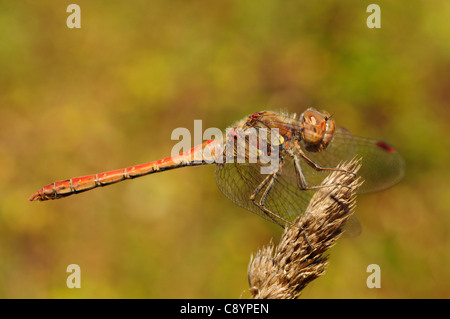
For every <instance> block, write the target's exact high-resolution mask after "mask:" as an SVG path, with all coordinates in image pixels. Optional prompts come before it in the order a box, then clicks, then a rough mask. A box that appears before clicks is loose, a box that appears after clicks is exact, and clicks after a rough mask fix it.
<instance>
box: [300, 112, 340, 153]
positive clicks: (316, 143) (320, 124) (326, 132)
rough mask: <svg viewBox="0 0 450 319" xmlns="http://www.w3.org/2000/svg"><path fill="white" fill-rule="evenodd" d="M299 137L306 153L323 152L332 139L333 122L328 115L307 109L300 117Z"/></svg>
mask: <svg viewBox="0 0 450 319" xmlns="http://www.w3.org/2000/svg"><path fill="white" fill-rule="evenodd" d="M300 125H301V135H302V139H303V142H304V143H305V147H306V149H307V150H308V151H314V152H320V151H322V150H324V149H325V148H326V147H327V146H328V144H329V143H330V142H331V139H332V138H333V133H334V129H335V124H334V121H333V120H331V119H330V116H329V114H327V113H320V112H319V111H316V110H314V109H308V110H306V111H305V112H303V114H302V115H301V117H300Z"/></svg>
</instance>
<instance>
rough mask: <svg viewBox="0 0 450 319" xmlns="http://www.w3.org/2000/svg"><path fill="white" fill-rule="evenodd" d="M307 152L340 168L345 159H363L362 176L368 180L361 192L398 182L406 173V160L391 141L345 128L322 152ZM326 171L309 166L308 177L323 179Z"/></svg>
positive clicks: (336, 134) (360, 172) (380, 188)
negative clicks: (351, 131)
mask: <svg viewBox="0 0 450 319" xmlns="http://www.w3.org/2000/svg"><path fill="white" fill-rule="evenodd" d="M305 154H306V155H307V156H308V157H309V158H311V159H312V160H314V161H315V162H316V163H318V164H319V165H321V166H324V167H336V166H337V165H338V164H339V163H341V162H343V161H348V160H351V159H352V158H354V157H355V156H356V157H360V158H362V163H361V164H362V166H361V169H360V171H359V172H358V175H359V176H361V177H362V178H363V179H364V184H363V185H362V186H361V188H360V189H359V193H369V192H377V191H381V190H384V189H386V188H389V187H391V186H393V185H395V184H396V183H398V182H399V181H400V180H401V179H402V178H403V176H404V174H405V163H404V161H403V158H402V157H401V155H400V154H399V153H398V152H397V151H396V150H395V149H394V148H393V147H392V146H390V145H389V144H387V143H385V142H382V141H379V140H375V139H369V138H363V137H357V136H354V135H352V134H351V133H350V132H348V131H347V130H346V129H344V128H337V129H336V132H335V134H334V137H333V140H332V141H331V143H330V144H329V145H328V147H327V148H326V149H325V150H323V151H322V152H308V151H305ZM324 175H326V172H315V171H314V170H312V169H307V171H306V172H305V177H306V179H307V180H308V179H309V180H312V181H316V182H317V180H321V179H322V180H323V178H324Z"/></svg>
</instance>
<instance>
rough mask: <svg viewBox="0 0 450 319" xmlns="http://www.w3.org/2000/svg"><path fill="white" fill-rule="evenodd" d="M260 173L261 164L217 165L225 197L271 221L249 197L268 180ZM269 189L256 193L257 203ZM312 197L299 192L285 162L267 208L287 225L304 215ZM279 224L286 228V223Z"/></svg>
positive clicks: (309, 192) (308, 192)
mask: <svg viewBox="0 0 450 319" xmlns="http://www.w3.org/2000/svg"><path fill="white" fill-rule="evenodd" d="M260 169H261V166H260V165H258V164H237V163H228V164H223V165H217V166H216V169H215V176H216V182H217V185H218V187H219V189H220V190H221V191H222V193H223V194H224V195H225V196H226V197H227V198H228V199H230V200H231V201H232V202H234V203H235V204H237V205H239V206H241V207H243V208H246V209H248V210H250V211H251V212H253V213H256V214H258V215H260V216H262V217H264V218H265V219H268V220H271V219H270V217H268V216H267V215H266V214H265V213H264V212H263V211H261V210H260V209H259V208H258V207H257V206H256V205H255V204H254V203H253V202H252V200H251V199H250V196H251V195H252V194H253V193H254V191H255V190H256V189H257V188H258V186H259V185H260V184H261V183H263V181H264V180H265V178H266V177H267V176H268V175H265V174H261V172H260ZM267 187H268V184H267V185H265V186H264V187H262V188H261V190H260V191H259V192H258V193H257V196H256V198H255V201H256V202H259V200H260V199H261V198H262V196H263V194H264V191H265V190H266V188H267ZM312 195H313V192H311V191H302V190H300V189H298V187H297V182H296V179H295V174H294V173H293V163H292V161H291V160H289V159H286V160H285V161H284V163H283V165H282V167H281V169H280V171H279V172H278V173H277V178H276V180H275V183H274V185H273V187H272V188H271V190H270V191H269V192H268V194H267V197H266V202H265V205H264V207H265V208H267V209H268V210H270V211H272V212H273V213H274V214H276V215H278V216H280V217H282V218H284V219H286V220H288V221H293V220H294V219H295V218H296V217H297V216H299V215H300V214H302V213H304V211H305V209H306V207H307V205H308V203H309V200H310V199H311V197H312ZM271 221H272V220H271ZM279 221H280V223H282V224H283V221H281V220H279Z"/></svg>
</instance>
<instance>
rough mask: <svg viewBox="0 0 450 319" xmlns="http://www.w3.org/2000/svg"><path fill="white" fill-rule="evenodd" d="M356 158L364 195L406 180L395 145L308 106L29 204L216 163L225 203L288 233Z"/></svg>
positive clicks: (38, 196)
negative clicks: (332, 177) (360, 133)
mask: <svg viewBox="0 0 450 319" xmlns="http://www.w3.org/2000/svg"><path fill="white" fill-rule="evenodd" d="M268 132H270V133H271V134H268ZM273 132H275V133H276V134H272V133H273ZM274 154H276V156H272V155H274ZM263 155H264V156H263ZM268 156H269V157H270V158H271V159H273V162H271V163H270V164H271V166H270V167H269V165H268V161H267V158H268ZM355 157H359V158H360V159H361V169H360V170H359V171H358V176H361V177H362V178H363V180H364V183H363V185H362V186H361V187H360V189H359V191H358V192H359V193H369V192H377V191H381V190H384V189H387V188H389V187H391V186H393V185H395V184H396V183H398V182H399V181H400V180H401V179H402V178H403V176H404V161H403V158H402V156H401V155H400V154H399V152H398V151H397V150H396V149H395V148H394V147H393V146H391V145H390V144H388V143H386V142H383V141H381V140H377V139H369V138H363V137H358V136H355V135H353V134H351V133H350V132H349V131H348V130H346V129H345V128H342V127H338V126H336V125H335V122H334V120H333V119H332V118H331V116H330V114H329V113H327V112H325V111H322V112H320V111H317V110H316V109H313V108H309V109H307V110H306V111H304V112H303V113H302V114H301V115H300V116H299V117H297V115H296V114H293V115H290V114H284V113H277V112H272V111H261V112H257V113H254V114H251V115H249V116H247V117H245V118H244V119H242V120H241V121H239V122H237V123H236V124H235V125H233V126H232V127H230V128H229V129H227V130H226V134H225V136H224V137H223V138H217V139H212V140H208V141H206V142H204V143H203V144H200V145H197V146H195V147H193V148H192V149H190V150H188V151H185V152H182V153H180V154H176V155H173V156H169V157H166V158H163V159H160V160H157V161H152V162H148V163H144V164H140V165H134V166H130V167H126V168H122V169H118V170H113V171H107V172H103V173H97V174H93V175H87V176H82V177H74V178H70V179H66V180H62V181H57V182H54V183H51V184H49V185H46V186H44V187H42V188H41V189H39V190H38V191H37V192H36V193H34V194H33V195H32V196H31V197H30V198H29V200H30V201H45V200H53V199H59V198H64V197H67V196H71V195H74V194H79V193H82V192H85V191H88V190H92V189H94V188H98V187H101V186H107V185H111V184H114V183H117V182H121V181H124V180H128V179H133V178H137V177H140V176H145V175H149V174H153V173H158V172H163V171H166V170H171V169H175V168H180V167H185V166H197V165H211V164H213V165H215V178H216V182H217V185H218V187H219V189H220V190H221V191H222V193H223V194H224V195H225V196H226V197H227V198H228V199H230V200H231V201H232V202H234V203H235V204H237V205H239V206H241V207H243V208H245V209H247V210H249V211H251V212H253V213H256V214H258V215H260V216H262V217H264V218H265V219H267V220H269V221H272V222H275V223H276V224H278V225H280V226H281V227H283V228H284V226H285V225H286V224H291V225H292V221H293V220H294V219H295V218H297V217H298V216H299V215H301V214H302V213H304V212H305V210H306V207H307V206H308V203H309V201H310V199H311V197H312V195H313V194H314V193H315V192H316V191H317V190H318V189H321V188H324V187H330V186H334V184H324V183H323V180H324V179H325V177H326V176H327V175H328V174H329V173H330V172H333V171H344V172H346V171H345V170H344V169H342V168H339V167H338V165H339V164H340V163H342V162H344V161H348V160H351V159H353V158H355ZM273 164H275V165H273ZM262 168H267V170H266V172H264V173H263V172H262ZM346 173H349V174H350V173H351V172H346ZM351 174H353V173H351Z"/></svg>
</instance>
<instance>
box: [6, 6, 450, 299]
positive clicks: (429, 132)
mask: <svg viewBox="0 0 450 319" xmlns="http://www.w3.org/2000/svg"><path fill="white" fill-rule="evenodd" d="M70 3H71V2H68V1H55V0H54V1H49V0H47V1H39V2H38V1H31V0H30V1H14V2H13V1H2V2H0V297H2V298H119V297H120V298H238V297H240V296H241V294H242V296H243V297H248V296H249V294H248V292H245V290H246V289H248V283H247V265H248V262H249V260H250V255H251V254H252V253H253V254H254V253H256V251H257V250H258V249H259V248H261V247H262V246H263V245H266V244H267V243H268V242H269V240H270V239H271V238H273V240H274V241H275V242H277V241H278V239H279V237H280V235H281V229H279V227H277V226H276V225H274V224H271V223H268V222H266V221H264V220H263V219H261V218H259V217H257V216H256V215H254V214H251V213H249V212H247V211H245V210H244V209H242V208H239V207H238V206H236V205H234V204H233V203H232V202H230V201H228V200H227V199H226V198H225V197H224V196H223V195H222V194H221V193H220V191H219V189H218V188H217V186H216V185H215V179H214V167H212V166H205V167H194V168H185V169H180V170H174V171H169V172H165V173H164V174H156V175H152V176H149V177H144V178H141V179H136V180H133V181H127V182H124V183H120V184H117V185H113V186H110V187H106V188H103V189H100V190H95V191H92V192H88V193H84V194H80V195H78V196H73V197H69V198H67V199H62V200H58V201H48V202H43V203H39V202H29V201H27V199H28V197H29V196H30V195H31V194H32V193H34V192H35V191H37V190H38V189H39V188H40V187H42V186H44V185H46V184H49V183H51V182H53V181H55V180H62V179H67V178H70V177H76V176H82V175H88V174H94V173H97V172H103V171H106V170H112V169H118V168H122V167H127V166H131V165H134V164H140V163H144V162H148V161H151V160H157V159H159V158H162V157H166V156H169V155H170V152H171V150H172V147H173V146H174V145H175V143H176V141H172V140H171V139H170V136H171V132H172V130H173V129H175V128H177V127H186V128H189V129H192V128H193V123H194V120H195V119H201V120H203V128H204V129H205V128H207V127H218V128H222V129H225V128H226V127H227V126H229V125H231V124H232V123H233V122H235V121H237V120H239V119H241V118H243V117H245V116H246V115H248V114H251V113H254V112H256V111H260V110H274V111H279V110H286V111H289V112H297V113H301V112H302V111H303V110H305V109H306V108H307V107H311V106H313V107H316V108H319V109H325V110H327V111H328V112H330V113H333V114H334V119H335V121H336V123H337V124H338V125H340V126H345V127H347V128H348V129H349V130H350V131H351V132H353V133H354V134H356V135H361V136H367V137H373V138H380V139H383V140H386V141H389V142H390V143H391V144H393V145H395V146H396V147H397V148H398V150H399V151H400V152H401V153H402V154H403V155H404V158H405V161H406V177H405V179H404V180H403V181H402V182H401V183H400V184H398V185H397V186H395V187H394V188H391V189H389V190H388V191H385V192H382V193H376V194H371V195H364V196H360V197H358V199H357V210H356V213H357V215H358V217H359V219H360V221H361V224H362V226H363V233H362V234H361V235H360V236H359V237H356V238H351V239H341V240H339V241H338V243H337V245H336V246H335V247H334V248H332V249H331V251H330V266H329V268H328V270H327V272H326V274H325V275H324V276H323V277H321V278H319V279H317V280H316V281H314V282H313V283H311V284H310V285H309V286H308V287H307V288H306V289H305V290H304V293H303V295H302V297H303V298H449V297H450V285H449V283H450V254H449V252H450V242H449V224H450V223H449V221H450V214H449V207H450V196H449V194H450V186H449V177H450V175H449V164H450V156H449V149H450V142H449V135H450V129H449V127H450V126H449V125H448V122H449V118H450V76H449V74H450V20H449V17H450V2H449V1H424V0H422V1H410V2H408V3H406V2H404V1H403V2H400V1H376V2H374V3H377V4H378V5H379V6H380V8H381V29H369V28H368V27H367V25H366V19H367V17H368V16H369V13H367V12H366V8H367V6H368V5H369V4H370V3H373V2H370V1H347V0H339V1H337V0H335V1H331V0H325V1H320V2H310V1H303V0H302V1H275V0H261V1H253V0H234V1H225V0H223V1H222V0H221V1H214V2H212V1H206V0H190V1H181V0H179V1H143V0H142V1H133V2H124V1H123V2H119V1H86V0H79V1H76V3H77V4H78V5H79V6H80V8H81V29H69V28H68V27H67V26H66V19H67V17H68V16H69V14H70V13H67V12H66V8H67V6H68V5H69V4H70ZM374 263H375V264H378V265H379V266H380V268H381V288H379V289H369V288H367V286H366V279H367V277H368V276H369V273H367V272H366V267H367V266H368V265H370V264H374ZM69 264H78V265H79V266H80V267H81V288H80V289H69V288H67V286H66V279H67V276H68V275H69V274H68V273H67V272H66V268H67V266H68V265H69Z"/></svg>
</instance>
